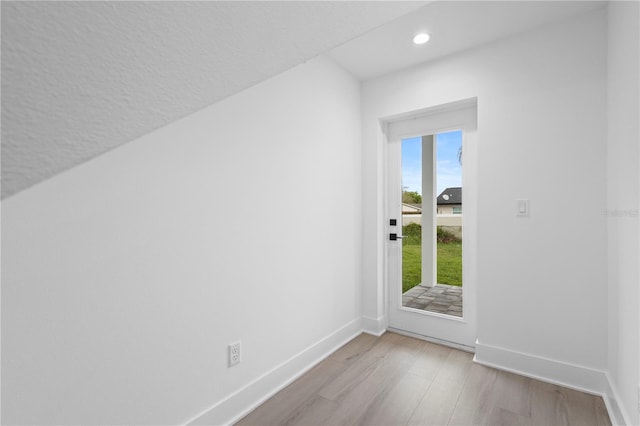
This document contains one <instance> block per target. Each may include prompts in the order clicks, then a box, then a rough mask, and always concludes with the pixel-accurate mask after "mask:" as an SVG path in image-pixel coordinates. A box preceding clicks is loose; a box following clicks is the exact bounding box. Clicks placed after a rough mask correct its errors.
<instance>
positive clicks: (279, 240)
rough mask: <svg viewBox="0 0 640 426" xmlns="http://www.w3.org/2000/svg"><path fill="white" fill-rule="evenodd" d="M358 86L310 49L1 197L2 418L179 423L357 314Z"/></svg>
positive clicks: (354, 323)
mask: <svg viewBox="0 0 640 426" xmlns="http://www.w3.org/2000/svg"><path fill="white" fill-rule="evenodd" d="M359 89H360V87H359V83H358V82H357V81H356V80H355V79H354V78H353V77H351V76H350V75H348V74H347V73H345V72H344V71H342V70H341V69H340V68H338V67H337V66H335V65H334V64H333V63H331V62H329V61H328V60H326V59H317V60H313V61H310V62H308V63H306V64H305V65H301V66H299V67H297V68H294V69H292V70H290V71H288V72H286V73H284V74H281V75H279V76H277V77H275V78H273V79H271V80H268V81H266V82H264V83H261V84H259V85H257V86H254V87H253V88H251V89H248V90H246V91H244V92H242V93H240V94H238V95H235V96H233V97H231V98H228V99H226V100H224V101H222V102H220V103H218V104H215V105H213V106H211V107H208V108H206V109H204V110H202V111H200V112H198V113H196V114H193V115H191V116H189V117H186V118H184V119H182V120H180V121H177V122H175V123H172V124H171V125H169V126H166V127H164V128H162V129H159V130H157V131H154V132H153V133H151V134H148V135H146V136H144V137H142V138H140V139H138V140H136V141H134V142H131V143H129V144H127V145H125V146H123V147H121V148H119V149H116V150H114V151H112V152H109V153H108V154H105V155H103V156H100V157H98V158H96V159H94V160H92V161H90V162H88V163H86V164H83V165H81V166H79V167H76V168H74V169H71V170H69V171H67V172H65V173H63V174H61V175H59V176H57V177H55V178H53V179H50V180H47V181H45V182H43V183H41V184H38V185H36V186H34V187H32V188H30V189H28V190H26V191H24V192H21V193H19V194H17V195H15V196H13V197H11V198H9V199H7V200H5V202H4V203H3V205H2V225H3V233H2V254H3V258H2V266H3V268H2V293H3V294H2V373H3V375H2V396H3V400H2V408H3V412H2V423H3V424H20V423H23V424H24V423H27V424H71V423H79V424H175V423H179V422H184V421H187V420H188V419H190V418H192V417H194V416H196V415H197V414H198V413H200V412H203V411H204V410H207V409H208V408H209V407H211V406H212V405H214V404H216V403H218V402H220V401H222V400H224V399H225V398H227V397H229V396H232V394H233V393H234V392H236V391H238V390H242V388H243V387H244V386H246V385H251V383H253V382H254V381H255V380H256V379H257V378H260V377H261V376H262V375H264V374H267V376H268V375H269V374H268V373H269V372H273V371H275V370H272V369H274V368H276V367H277V366H278V365H279V364H280V363H283V362H285V361H287V360H290V359H291V358H292V357H294V358H295V357H296V356H297V355H299V354H301V353H302V354H308V353H310V352H309V351H308V350H309V348H313V349H314V350H315V349H317V348H318V342H325V341H328V342H329V343H330V344H332V345H335V341H337V340H335V337H336V336H338V338H339V339H344V338H346V337H348V336H347V335H349V336H350V335H351V334H352V333H353V332H354V331H355V330H359V329H360V325H359V317H360V294H361V287H360V281H361V276H360V256H361V254H360V243H361V237H360V235H361V228H360V226H359V222H360V221H359V219H360V217H361V202H360V199H359V193H360V187H361V169H360V154H361V138H360V130H361V129H360V105H359V99H360V98H359V96H360V94H359ZM237 205H242V206H250V207H251V208H250V209H247V208H244V207H243V208H242V209H237V208H235V206H237ZM301 205H302V206H305V209H306V210H307V211H309V212H312V213H313V214H312V215H310V216H307V215H298V214H292V212H297V211H299V206H301ZM323 339H325V340H323ZM327 339H328V340H327ZM331 339H334V340H331ZM339 339H338V340H339ZM235 340H242V344H243V358H244V359H243V362H242V363H241V364H240V365H238V366H236V367H233V368H230V369H229V368H227V366H226V364H227V352H226V351H227V344H228V343H230V342H232V341H235ZM326 349H327V348H326V347H321V348H320V350H326ZM305 350H306V351H307V352H305ZM311 352H313V351H311ZM312 355H314V356H316V355H317V351H316V352H313V353H312ZM296 359H299V358H296ZM303 361H305V360H304V359H303ZM307 361H308V360H307ZM286 365H287V364H285V366H286ZM296 368H298V366H297V365H296ZM276 370H277V368H276ZM278 371H279V372H280V373H282V371H280V370H278ZM285 373H286V372H285ZM285 375H286V374H285ZM283 377H284V376H283ZM263 378H264V377H263ZM254 384H255V383H254ZM274 386H275V384H274V383H270V384H268V386H266V387H265V388H266V389H267V390H269V391H270V390H273V389H274ZM249 388H251V386H249ZM246 390H247V388H245V389H244V390H242V391H246ZM240 393H242V392H240ZM258 394H259V392H258ZM258 394H256V395H258ZM236 396H237V395H236ZM258 396H263V395H258ZM226 401H227V402H228V401H229V400H226ZM243 403H244V404H245V405H244V406H242V404H240V406H241V408H246V403H247V401H243ZM225 410H226V411H225ZM214 411H215V410H214ZM235 414H237V411H234V410H233V409H226V408H224V406H223V409H222V411H221V410H220V406H218V407H217V412H216V413H215V416H213V417H211V418H214V419H218V420H217V421H218V422H220V421H223V420H225V416H227V419H228V418H230V417H232V416H233V415H235Z"/></svg>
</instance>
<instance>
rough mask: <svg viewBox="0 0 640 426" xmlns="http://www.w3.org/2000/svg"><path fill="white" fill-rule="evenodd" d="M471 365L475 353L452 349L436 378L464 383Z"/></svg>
mask: <svg viewBox="0 0 640 426" xmlns="http://www.w3.org/2000/svg"><path fill="white" fill-rule="evenodd" d="M471 365H473V354H470V353H468V352H463V351H458V350H454V349H452V350H451V351H450V352H449V355H448V356H447V358H446V360H445V361H444V363H443V365H442V366H441V367H440V369H439V370H438V374H437V375H436V377H435V378H436V379H441V380H451V381H453V382H460V383H464V382H465V380H466V379H467V374H468V373H469V369H470V368H471Z"/></svg>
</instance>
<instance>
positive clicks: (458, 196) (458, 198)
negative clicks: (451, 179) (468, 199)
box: [437, 186, 462, 206]
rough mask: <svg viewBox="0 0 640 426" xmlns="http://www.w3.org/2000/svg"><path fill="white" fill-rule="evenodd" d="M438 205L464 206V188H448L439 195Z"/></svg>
mask: <svg viewBox="0 0 640 426" xmlns="http://www.w3.org/2000/svg"><path fill="white" fill-rule="evenodd" d="M437 200H438V205H439V206H440V205H448V204H462V188H461V187H459V186H457V187H453V188H447V189H445V190H444V191H442V193H440V195H438V199H437Z"/></svg>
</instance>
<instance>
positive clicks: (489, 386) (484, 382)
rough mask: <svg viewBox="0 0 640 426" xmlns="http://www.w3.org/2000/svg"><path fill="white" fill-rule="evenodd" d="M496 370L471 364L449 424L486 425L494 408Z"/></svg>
mask: <svg viewBox="0 0 640 426" xmlns="http://www.w3.org/2000/svg"><path fill="white" fill-rule="evenodd" d="M497 379H498V370H496V369H493V368H489V367H485V366H483V365H480V364H473V365H472V366H471V367H470V368H469V374H468V375H467V380H466V381H465V382H464V386H463V388H462V391H461V393H460V396H459V398H458V400H457V402H456V406H455V409H454V412H453V414H452V415H451V419H450V421H449V424H451V425H471V424H473V425H486V424H489V416H490V413H491V410H492V409H493V407H494V392H495V384H496V381H497Z"/></svg>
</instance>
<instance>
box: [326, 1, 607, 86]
mask: <svg viewBox="0 0 640 426" xmlns="http://www.w3.org/2000/svg"><path fill="white" fill-rule="evenodd" d="M605 5H606V2H605V1H593V0H584V1H576V0H571V1H439V2H432V3H430V4H428V5H427V6H424V7H423V8H421V9H419V10H417V11H415V12H414V13H410V14H407V15H405V16H403V17H401V18H398V19H396V20H394V21H392V22H389V23H388V24H386V25H384V26H381V27H379V28H377V29H375V30H373V31H370V32H369V33H367V34H365V35H363V36H362V37H358V38H356V39H354V40H352V41H350V42H348V43H345V44H343V45H341V46H339V47H337V48H336V49H334V50H332V51H331V52H330V53H329V56H331V57H332V58H333V59H334V60H335V61H337V62H338V63H340V64H341V65H342V66H343V67H344V68H346V69H347V70H349V71H350V72H351V73H353V74H354V75H355V76H357V77H359V78H360V79H362V80H367V79H371V78H375V77H378V76H381V75H384V74H387V73H390V72H393V71H396V70H400V69H404V68H407V67H409V66H412V65H416V64H419V63H422V62H426V61H430V60H434V59H436V58H439V57H442V56H446V55H451V54H453V53H455V52H460V51H463V50H467V49H471V48H474V47H476V46H480V45H482V44H487V43H490V42H492V41H496V40H499V39H504V38H507V37H511V36H513V35H514V34H518V33H523V32H525V31H529V30H532V29H534V28H537V27H541V26H543V25H546V24H549V23H551V22H554V21H560V20H562V19H566V18H568V17H570V16H574V15H577V14H580V13H586V12H588V11H590V10H593V9H597V8H601V7H604V6H605ZM421 31H425V32H427V33H429V34H430V35H431V40H430V41H429V42H428V43H427V44H425V45H421V46H416V45H414V44H413V43H412V42H411V40H412V39H413V36H414V35H415V34H417V33H418V32H421ZM381 58H383V60H381Z"/></svg>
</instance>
